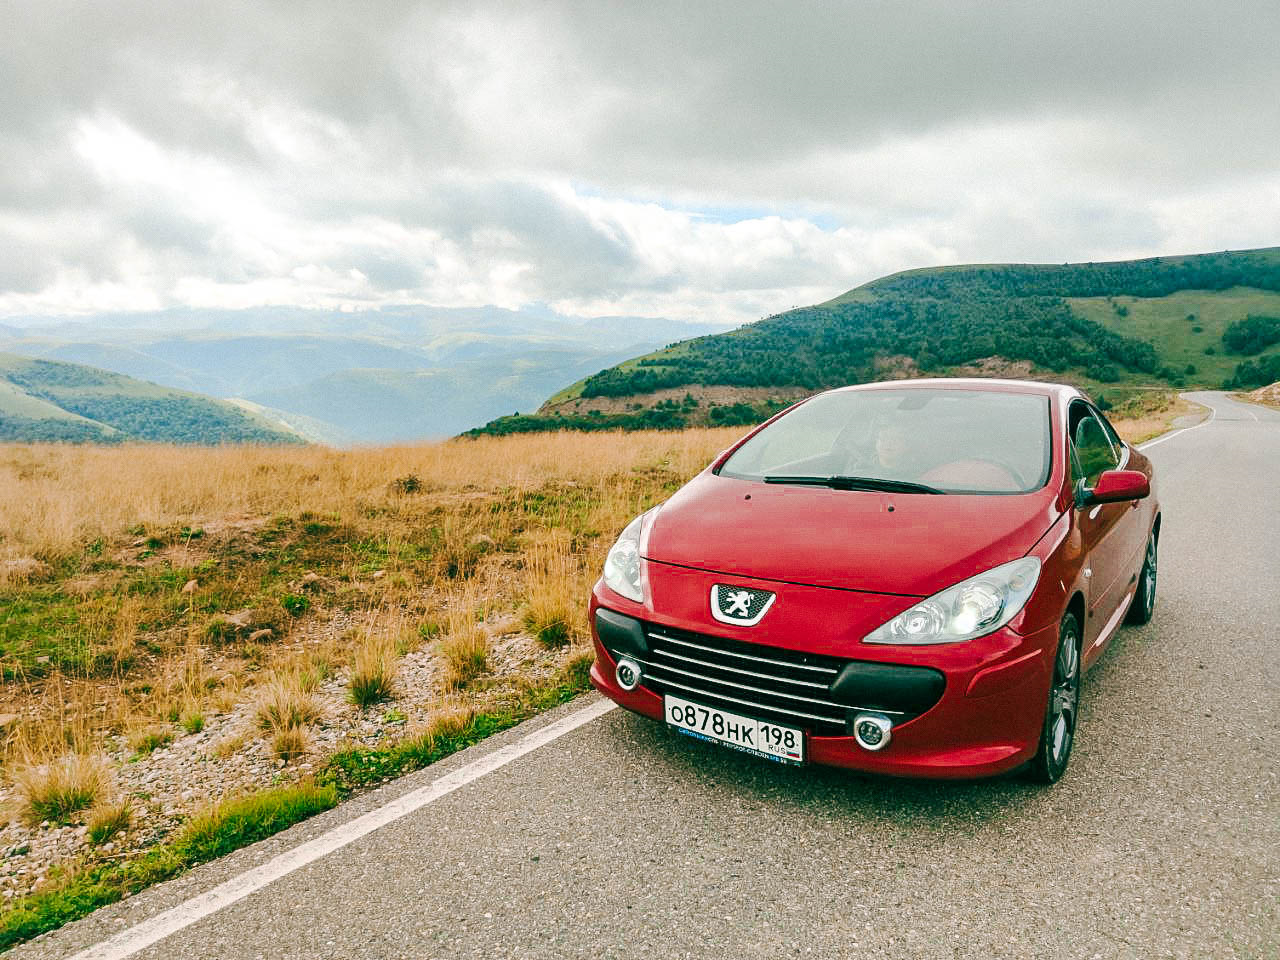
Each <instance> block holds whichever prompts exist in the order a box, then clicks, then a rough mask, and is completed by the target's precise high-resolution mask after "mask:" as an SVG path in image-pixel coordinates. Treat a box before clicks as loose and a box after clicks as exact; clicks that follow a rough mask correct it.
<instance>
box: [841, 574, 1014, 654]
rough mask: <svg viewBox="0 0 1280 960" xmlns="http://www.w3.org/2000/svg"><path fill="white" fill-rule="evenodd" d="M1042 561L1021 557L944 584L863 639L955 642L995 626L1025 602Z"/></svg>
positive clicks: (869, 640)
mask: <svg viewBox="0 0 1280 960" xmlns="http://www.w3.org/2000/svg"><path fill="white" fill-rule="evenodd" d="M1039 579H1040V561H1039V560H1038V559H1037V558H1035V557H1023V558H1022V559H1020V560H1014V561H1013V562H1012V563H1005V564H1001V565H1000V566H998V567H994V568H992V569H990V570H988V571H987V572H986V573H980V574H978V575H977V576H976V577H970V578H969V579H968V580H962V581H960V582H959V583H957V584H956V585H955V586H952V587H947V589H945V590H943V591H941V592H940V593H935V594H934V595H933V596H932V597H929V598H928V599H926V600H921V601H920V602H919V603H917V604H916V605H915V606H913V607H912V608H911V609H910V610H905V611H903V612H902V613H900V614H898V615H897V616H896V617H894V618H893V619H892V620H890V621H889V622H888V623H885V624H882V625H881V626H879V627H877V628H876V629H875V630H872V631H871V632H870V633H869V634H867V635H866V636H865V637H863V640H864V641H865V642H866V643H904V644H915V643H920V644H923V643H957V642H959V641H961V640H973V639H974V638H975V637H981V636H985V635H986V634H988V633H990V632H991V631H993V630H998V629H1000V628H1001V627H1003V626H1004V625H1005V624H1006V623H1008V622H1009V621H1010V620H1012V619H1013V618H1014V617H1016V616H1017V615H1018V611H1019V610H1021V609H1022V608H1023V607H1024V606H1026V603H1027V600H1028V599H1029V598H1030V597H1031V591H1032V590H1034V589H1035V586H1036V581H1037V580H1039Z"/></svg>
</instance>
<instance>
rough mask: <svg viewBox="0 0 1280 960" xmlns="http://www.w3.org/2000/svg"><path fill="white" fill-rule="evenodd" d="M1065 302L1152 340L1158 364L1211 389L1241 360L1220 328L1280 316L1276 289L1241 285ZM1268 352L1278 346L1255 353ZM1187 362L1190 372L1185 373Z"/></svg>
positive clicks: (1121, 330)
mask: <svg viewBox="0 0 1280 960" xmlns="http://www.w3.org/2000/svg"><path fill="white" fill-rule="evenodd" d="M1069 303H1070V304H1071V306H1072V309H1074V310H1077V311H1079V312H1080V313H1081V314H1082V315H1084V316H1086V317H1088V318H1089V319H1091V320H1096V321H1098V322H1099V323H1101V324H1102V325H1103V326H1105V327H1107V328H1108V329H1110V330H1114V331H1115V332H1116V333H1119V334H1123V335H1124V336H1127V337H1136V338H1137V339H1139V340H1150V341H1151V342H1153V343H1155V344H1157V345H1158V349H1159V351H1160V360H1161V362H1162V363H1164V364H1166V365H1168V366H1169V367H1171V368H1173V369H1174V370H1176V371H1178V372H1181V373H1184V375H1185V376H1186V380H1187V383H1188V384H1201V385H1204V386H1208V387H1211V388H1217V387H1219V386H1221V385H1222V382H1223V381H1224V380H1225V379H1227V378H1228V377H1230V376H1231V375H1232V374H1233V373H1235V369H1236V364H1238V363H1239V362H1240V361H1241V360H1243V359H1245V358H1244V357H1241V356H1239V355H1237V354H1232V353H1228V352H1227V350H1226V349H1225V348H1224V347H1223V344H1222V332H1223V331H1224V330H1225V329H1226V328H1227V326H1228V324H1230V323H1232V322H1233V321H1236V320H1242V319H1244V317H1246V316H1247V315H1249V314H1261V315H1264V316H1273V317H1275V316H1280V293H1276V292H1274V291H1269V290H1254V289H1248V288H1243V287H1236V288H1233V289H1231V290H1222V291H1213V292H1205V291H1201V290H1184V291H1181V292H1179V293H1175V294H1172V295H1170V296H1167V297H1146V298H1144V297H1122V296H1118V297H1091V298H1076V299H1072V300H1070V301H1069ZM1122 311H1123V315H1122ZM1273 353H1280V345H1276V346H1273V347H1269V348H1268V349H1266V350H1264V351H1262V353H1261V354H1260V355H1261V356H1269V355H1271V354H1273ZM1189 366H1190V367H1194V368H1195V370H1194V372H1187V368H1188V367H1189Z"/></svg>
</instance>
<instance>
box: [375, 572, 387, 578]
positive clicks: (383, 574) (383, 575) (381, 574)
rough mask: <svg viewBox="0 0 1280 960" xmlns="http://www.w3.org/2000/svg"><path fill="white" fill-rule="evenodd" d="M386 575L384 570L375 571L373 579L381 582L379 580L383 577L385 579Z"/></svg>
mask: <svg viewBox="0 0 1280 960" xmlns="http://www.w3.org/2000/svg"><path fill="white" fill-rule="evenodd" d="M386 575H387V571H385V570H375V571H373V579H375V580H381V579H382V578H383V577H385V576H386Z"/></svg>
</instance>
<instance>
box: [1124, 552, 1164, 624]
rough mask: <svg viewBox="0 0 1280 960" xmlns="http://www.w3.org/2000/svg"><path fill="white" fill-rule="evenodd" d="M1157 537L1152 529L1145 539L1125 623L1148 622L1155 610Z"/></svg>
mask: <svg viewBox="0 0 1280 960" xmlns="http://www.w3.org/2000/svg"><path fill="white" fill-rule="evenodd" d="M1158 546H1159V538H1158V537H1157V536H1156V532H1155V531H1154V530H1152V531H1151V537H1150V539H1148V540H1147V552H1146V554H1145V555H1144V556H1143V558H1142V570H1141V571H1140V572H1139V573H1138V589H1137V591H1136V592H1135V593H1134V595H1133V603H1131V604H1129V615H1128V616H1126V617H1125V618H1124V622H1125V623H1136V624H1143V623H1150V622H1151V617H1152V615H1153V614H1154V613H1155V612H1156V568H1157V562H1156V560H1157V556H1156V554H1157V547H1158Z"/></svg>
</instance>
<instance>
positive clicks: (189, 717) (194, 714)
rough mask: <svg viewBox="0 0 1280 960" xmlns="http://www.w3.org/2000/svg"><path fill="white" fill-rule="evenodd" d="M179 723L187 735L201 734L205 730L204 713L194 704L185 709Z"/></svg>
mask: <svg viewBox="0 0 1280 960" xmlns="http://www.w3.org/2000/svg"><path fill="white" fill-rule="evenodd" d="M178 723H179V725H181V727H182V729H183V730H185V731H187V733H199V732H200V731H201V730H203V729H204V713H203V712H202V711H201V710H200V708H199V707H197V706H195V705H194V704H192V705H189V706H187V707H186V708H184V709H183V711H182V713H181V714H180V715H179V717H178Z"/></svg>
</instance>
